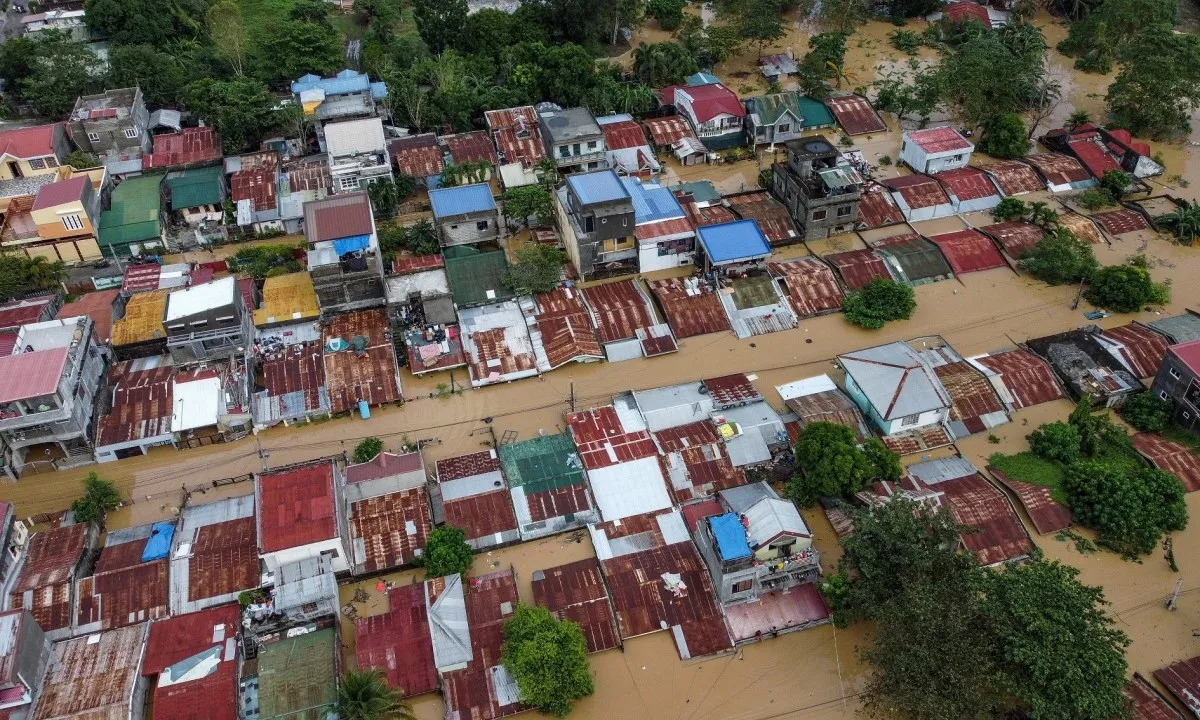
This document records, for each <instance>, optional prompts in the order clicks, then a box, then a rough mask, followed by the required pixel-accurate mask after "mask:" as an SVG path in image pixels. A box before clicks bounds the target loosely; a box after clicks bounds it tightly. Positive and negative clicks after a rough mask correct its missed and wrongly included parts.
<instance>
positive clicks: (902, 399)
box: [837, 342, 951, 435]
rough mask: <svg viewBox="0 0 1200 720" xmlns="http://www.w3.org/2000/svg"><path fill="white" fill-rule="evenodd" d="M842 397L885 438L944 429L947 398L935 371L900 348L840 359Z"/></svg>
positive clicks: (894, 345) (857, 352)
mask: <svg viewBox="0 0 1200 720" xmlns="http://www.w3.org/2000/svg"><path fill="white" fill-rule="evenodd" d="M837 361H838V364H839V365H841V366H842V368H843V369H844V370H845V371H846V394H847V395H849V396H850V398H851V399H852V400H854V403H855V404H856V405H858V407H859V409H860V410H862V412H863V414H864V415H866V416H867V417H869V418H870V419H871V421H872V422H874V423H875V425H876V426H878V427H879V429H880V430H881V431H882V432H883V434H884V435H892V434H895V433H900V432H906V431H910V430H918V429H921V428H927V427H931V426H935V425H943V424H944V423H945V422H946V421H947V419H948V418H949V417H950V405H951V403H950V395H949V393H947V392H946V388H945V387H943V386H942V382H941V380H939V379H938V376H937V374H936V373H935V372H934V371H933V368H932V367H930V365H929V364H928V363H927V362H926V361H925V360H924V359H923V358H922V357H921V356H920V355H918V354H917V352H916V351H915V350H913V349H912V348H910V347H909V346H908V345H907V344H905V343H902V342H894V343H889V344H887V345H878V346H876V347H873V348H866V349H865V350H855V351H854V352H849V353H846V354H844V355H839V356H838V359H837Z"/></svg>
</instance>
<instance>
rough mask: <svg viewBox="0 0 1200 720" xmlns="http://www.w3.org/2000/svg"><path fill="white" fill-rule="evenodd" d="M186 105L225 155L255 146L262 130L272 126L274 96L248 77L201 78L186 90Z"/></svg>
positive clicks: (273, 124) (261, 134)
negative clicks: (209, 129)
mask: <svg viewBox="0 0 1200 720" xmlns="http://www.w3.org/2000/svg"><path fill="white" fill-rule="evenodd" d="M188 105H189V106H190V107H191V108H192V110H193V111H194V112H195V113H196V114H197V115H199V116H200V117H201V118H204V119H205V120H206V121H208V123H209V124H210V125H212V126H213V127H214V128H216V130H217V132H218V133H220V135H221V148H222V149H223V150H224V151H225V153H226V154H229V155H233V154H236V153H241V152H245V151H246V150H249V149H251V148H254V147H258V144H259V141H261V140H262V137H263V135H264V134H265V133H266V131H267V130H269V129H272V128H274V127H275V126H276V120H275V116H274V113H273V112H272V108H273V107H274V105H275V96H274V95H273V94H271V91H270V89H269V88H267V86H266V85H265V84H263V82H262V81H260V80H256V79H254V78H251V77H238V78H233V79H232V80H217V79H215V78H212V77H206V78H202V79H200V80H198V81H196V82H195V83H193V84H192V85H191V87H190V88H189V89H188Z"/></svg>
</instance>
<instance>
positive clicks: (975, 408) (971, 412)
mask: <svg viewBox="0 0 1200 720" xmlns="http://www.w3.org/2000/svg"><path fill="white" fill-rule="evenodd" d="M933 371H934V373H935V374H936V375H937V376H938V380H941V382H942V386H943V387H945V388H946V393H947V394H949V395H950V417H951V419H954V420H961V421H962V422H963V423H964V424H965V425H966V426H967V429H968V430H970V431H971V432H982V431H983V429H984V425H983V422H982V421H981V420H980V418H982V417H983V416H984V415H989V414H992V413H1002V412H1004V406H1003V405H1001V404H1000V400H999V399H998V398H997V397H996V393H995V392H994V391H993V390H992V384H991V383H990V382H988V380H987V378H985V377H984V376H983V375H982V374H980V372H979V371H978V370H976V369H975V368H974V367H972V366H971V364H970V363H968V362H965V361H959V362H952V363H946V364H945V365H938V366H937V367H935V368H934V369H933Z"/></svg>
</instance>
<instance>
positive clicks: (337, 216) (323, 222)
mask: <svg viewBox="0 0 1200 720" xmlns="http://www.w3.org/2000/svg"><path fill="white" fill-rule="evenodd" d="M373 229H374V222H373V221H372V219H371V201H370V200H369V199H368V198H367V194H366V193H365V192H356V193H346V194H344V195H334V196H332V197H327V198H325V199H324V200H313V201H312V202H306V203H304V235H305V237H306V238H307V239H308V241H309V242H311V243H315V242H321V241H323V240H337V239H338V238H348V237H356V236H358V235H370V234H371V232H372V230H373Z"/></svg>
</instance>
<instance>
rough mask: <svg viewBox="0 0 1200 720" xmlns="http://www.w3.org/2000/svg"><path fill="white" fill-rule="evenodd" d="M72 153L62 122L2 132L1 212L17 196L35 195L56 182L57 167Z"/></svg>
mask: <svg viewBox="0 0 1200 720" xmlns="http://www.w3.org/2000/svg"><path fill="white" fill-rule="evenodd" d="M70 152H71V141H70V140H69V139H67V133H66V130H64V129H63V124H62V123H51V124H49V125H36V126H34V127H23V128H14V129H12V130H5V131H3V132H0V212H5V211H7V210H8V203H9V202H10V201H11V200H12V199H13V198H15V197H23V196H27V195H32V194H34V193H35V192H36V191H37V189H38V188H39V187H41V186H42V185H45V184H46V183H50V182H54V180H55V179H56V177H57V172H58V167H59V165H61V164H62V161H63V158H65V157H66V156H67V155H68V154H69V153H70Z"/></svg>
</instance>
